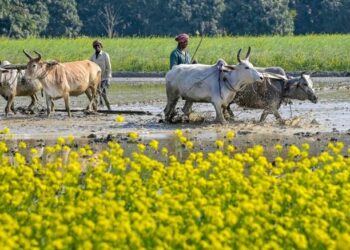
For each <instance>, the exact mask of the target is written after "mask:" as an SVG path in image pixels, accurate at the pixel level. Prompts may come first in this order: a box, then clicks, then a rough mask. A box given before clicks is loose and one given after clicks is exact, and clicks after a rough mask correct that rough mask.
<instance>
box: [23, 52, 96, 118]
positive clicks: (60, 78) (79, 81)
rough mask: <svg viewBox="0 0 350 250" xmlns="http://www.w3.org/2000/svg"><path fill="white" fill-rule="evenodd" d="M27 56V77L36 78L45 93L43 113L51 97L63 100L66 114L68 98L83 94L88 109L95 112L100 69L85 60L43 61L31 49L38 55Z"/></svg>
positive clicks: (48, 110) (50, 107)
mask: <svg viewBox="0 0 350 250" xmlns="http://www.w3.org/2000/svg"><path fill="white" fill-rule="evenodd" d="M23 52H24V54H25V55H26V56H27V57H28V58H29V62H28V64H27V70H26V78H27V79H32V80H34V79H38V80H39V81H40V82H41V83H42V85H43V88H44V91H45V94H46V104H47V114H48V116H49V115H50V112H51V111H52V110H53V102H52V100H56V99H59V98H63V99H64V104H65V107H66V110H67V112H68V115H69V116H71V112H70V106H69V97H70V96H79V95H81V94H83V93H85V94H86V95H87V97H88V98H89V101H90V102H89V105H88V107H87V109H88V110H90V111H91V110H92V109H93V110H94V111H97V100H96V94H97V89H98V86H99V84H100V82H101V68H100V67H99V66H98V65H97V64H96V63H94V62H91V61H89V60H84V61H75V62H67V63H58V62H56V61H53V62H43V61H41V55H40V54H39V53H38V52H36V51H34V52H35V53H36V54H37V55H38V57H37V58H32V57H31V56H30V55H29V54H28V53H26V52H25V51H23Z"/></svg>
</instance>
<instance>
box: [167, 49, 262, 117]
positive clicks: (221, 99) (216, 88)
mask: <svg viewBox="0 0 350 250" xmlns="http://www.w3.org/2000/svg"><path fill="white" fill-rule="evenodd" d="M240 53H241V49H240V50H239V51H238V53H237V60H238V64H237V65H227V64H226V62H225V61H224V60H222V59H220V60H218V62H217V63H216V64H215V65H204V64H180V65H177V66H174V67H173V68H172V69H171V70H170V71H168V73H167V74H166V76H165V79H166V94H167V105H166V107H165V109H164V113H165V120H166V121H168V122H171V120H172V118H173V116H174V114H175V106H176V103H177V101H178V100H179V98H180V97H182V98H183V99H184V100H186V104H185V107H184V109H183V110H184V112H185V114H186V113H188V112H189V110H190V108H191V106H192V103H193V102H206V103H212V104H213V105H214V108H215V111H216V120H215V121H216V122H220V123H225V118H224V115H223V109H224V110H225V109H226V107H227V106H228V105H229V104H230V103H231V102H232V100H233V99H234V97H235V95H236V92H237V91H238V90H240V89H242V88H243V87H244V86H245V85H247V84H251V83H254V82H261V81H262V80H263V76H262V74H261V73H259V72H258V71H257V70H256V69H255V68H254V66H253V65H252V64H251V63H250V62H249V55H250V47H249V49H248V52H247V55H246V58H245V59H244V60H241V59H240Z"/></svg>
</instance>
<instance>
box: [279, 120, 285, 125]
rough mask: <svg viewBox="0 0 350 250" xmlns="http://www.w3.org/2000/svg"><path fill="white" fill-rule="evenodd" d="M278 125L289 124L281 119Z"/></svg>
mask: <svg viewBox="0 0 350 250" xmlns="http://www.w3.org/2000/svg"><path fill="white" fill-rule="evenodd" d="M278 124H279V125H286V124H287V123H286V121H285V120H283V119H280V120H278Z"/></svg>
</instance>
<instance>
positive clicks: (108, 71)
mask: <svg viewBox="0 0 350 250" xmlns="http://www.w3.org/2000/svg"><path fill="white" fill-rule="evenodd" d="M106 74H107V76H108V78H109V79H108V80H110V78H112V65H111V60H110V58H109V54H108V53H106Z"/></svg>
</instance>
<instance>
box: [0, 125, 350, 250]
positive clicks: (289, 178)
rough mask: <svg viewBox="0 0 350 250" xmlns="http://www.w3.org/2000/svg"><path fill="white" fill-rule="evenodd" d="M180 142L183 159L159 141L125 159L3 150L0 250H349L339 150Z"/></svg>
mask: <svg viewBox="0 0 350 250" xmlns="http://www.w3.org/2000/svg"><path fill="white" fill-rule="evenodd" d="M129 137H130V138H131V139H137V138H138V136H137V134H136V133H135V134H129ZM176 137H177V139H178V140H179V141H180V143H182V144H183V145H184V147H183V150H187V151H188V152H187V154H186V157H185V159H181V160H179V159H177V158H176V157H175V156H174V155H172V154H171V151H170V150H168V149H167V148H166V147H162V148H161V149H160V150H159V143H158V141H156V140H152V141H151V142H150V143H148V144H141V143H139V144H137V145H136V146H135V147H136V149H135V151H134V152H131V153H130V155H126V154H125V152H124V149H123V147H122V146H121V145H120V144H118V143H116V142H109V143H108V147H106V148H105V149H103V150H100V151H97V152H94V151H93V150H92V149H91V148H90V147H89V146H81V147H80V148H77V149H76V148H73V147H72V148H70V146H69V143H72V141H73V140H74V137H72V136H71V137H69V138H58V139H57V143H56V145H54V146H47V147H46V148H45V150H44V151H43V153H42V155H40V153H39V152H38V151H37V150H36V149H33V148H32V149H30V148H28V147H27V145H26V144H25V143H24V142H20V144H19V147H18V151H17V152H15V153H13V152H9V150H8V146H7V145H6V143H4V142H2V141H0V194H1V195H0V249H84V250H85V249H348V247H349V245H350V213H349V211H350V159H349V158H347V157H345V155H346V154H347V152H348V151H349V150H348V151H346V150H345V152H343V150H344V145H343V144H342V143H336V144H329V145H328V147H327V150H326V151H324V152H322V153H320V154H319V155H317V156H310V155H309V152H308V150H309V146H308V145H307V144H303V145H302V147H300V148H299V147H297V146H295V145H292V146H289V147H288V148H284V147H283V146H281V145H277V146H276V147H275V150H276V152H275V153H276V157H275V158H274V159H272V160H271V159H269V158H267V157H266V156H265V155H264V148H263V147H262V146H260V145H256V146H254V147H252V148H249V149H247V150H245V151H244V152H237V151H236V150H235V147H234V146H233V145H232V140H233V138H234V137H235V134H234V133H233V132H232V133H229V134H227V136H226V137H225V138H224V139H222V140H217V141H216V142H215V146H216V147H215V148H216V149H215V150H214V151H211V152H200V151H195V150H194V149H193V148H192V147H189V146H188V145H186V144H187V143H188V142H189V139H188V138H186V137H185V136H184V135H183V133H182V131H180V130H178V131H176ZM192 146H193V145H192ZM24 150H28V151H29V152H30V154H29V156H28V155H24V154H23V151H24ZM281 151H286V152H287V156H286V157H282V156H281ZM149 152H152V153H151V154H147V153H149ZM155 152H158V154H155ZM164 158H166V160H164Z"/></svg>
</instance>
